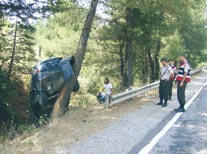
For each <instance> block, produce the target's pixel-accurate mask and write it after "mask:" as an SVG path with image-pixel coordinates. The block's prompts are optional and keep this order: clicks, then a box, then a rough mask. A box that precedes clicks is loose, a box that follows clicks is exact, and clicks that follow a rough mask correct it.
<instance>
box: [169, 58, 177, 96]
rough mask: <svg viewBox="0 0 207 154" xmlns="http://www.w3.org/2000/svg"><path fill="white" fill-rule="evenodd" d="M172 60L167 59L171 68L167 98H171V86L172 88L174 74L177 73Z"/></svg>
mask: <svg viewBox="0 0 207 154" xmlns="http://www.w3.org/2000/svg"><path fill="white" fill-rule="evenodd" d="M174 63H175V62H174V60H173V59H170V60H169V66H170V67H171V68H172V69H173V76H172V77H171V78H170V81H169V100H172V88H173V82H174V80H175V77H176V74H177V70H176V69H177V68H176V66H175V65H174Z"/></svg>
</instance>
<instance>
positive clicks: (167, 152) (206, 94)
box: [150, 86, 207, 154]
mask: <svg viewBox="0 0 207 154" xmlns="http://www.w3.org/2000/svg"><path fill="white" fill-rule="evenodd" d="M150 154H207V86H205V87H204V89H203V90H202V91H201V93H200V95H199V96H198V98H197V99H196V100H195V101H194V102H193V104H191V106H190V107H189V109H188V110H187V112H185V113H184V114H183V115H182V116H181V117H180V119H179V120H178V121H177V122H176V123H175V124H174V125H173V127H172V128H171V129H170V130H169V131H168V132H167V134H166V135H165V136H164V137H163V138H161V140H160V141H159V142H158V144H157V145H156V146H155V147H154V148H153V149H152V151H151V152H150Z"/></svg>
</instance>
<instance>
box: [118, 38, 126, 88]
mask: <svg viewBox="0 0 207 154" xmlns="http://www.w3.org/2000/svg"><path fill="white" fill-rule="evenodd" d="M123 48H124V39H122V41H121V42H120V48H119V57H120V75H121V89H122V90H124V89H125V88H126V69H125V61H124V55H123Z"/></svg>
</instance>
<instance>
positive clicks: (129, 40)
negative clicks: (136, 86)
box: [126, 8, 133, 87]
mask: <svg viewBox="0 0 207 154" xmlns="http://www.w3.org/2000/svg"><path fill="white" fill-rule="evenodd" d="M126 23H127V34H126V65H127V66H126V68H127V87H130V86H132V85H133V60H132V10H131V8H127V15H126Z"/></svg>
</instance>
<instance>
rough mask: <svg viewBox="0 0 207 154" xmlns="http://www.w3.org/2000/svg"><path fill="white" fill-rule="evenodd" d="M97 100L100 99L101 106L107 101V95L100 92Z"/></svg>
mask: <svg viewBox="0 0 207 154" xmlns="http://www.w3.org/2000/svg"><path fill="white" fill-rule="evenodd" d="M96 97H97V99H98V102H99V103H100V104H102V103H105V99H106V95H105V93H104V92H99V93H98V94H97V95H96Z"/></svg>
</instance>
